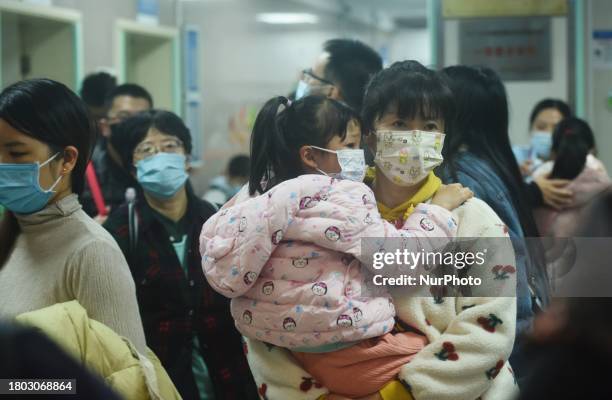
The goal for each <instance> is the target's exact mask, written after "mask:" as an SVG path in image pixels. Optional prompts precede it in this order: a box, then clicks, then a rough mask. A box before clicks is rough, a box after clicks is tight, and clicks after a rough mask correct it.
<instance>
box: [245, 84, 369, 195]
mask: <svg viewBox="0 0 612 400" xmlns="http://www.w3.org/2000/svg"><path fill="white" fill-rule="evenodd" d="M351 121H357V122H358V123H359V125H360V126H361V123H360V119H359V115H358V114H357V113H356V112H354V111H353V110H352V109H350V108H349V107H348V106H346V105H343V104H342V103H340V102H338V101H336V100H332V99H328V98H326V97H324V96H306V97H304V98H302V99H300V100H297V101H294V102H291V101H290V100H289V99H287V98H286V97H283V96H278V97H274V98H272V99H270V100H268V101H267V102H266V104H264V106H263V108H262V109H261V110H260V111H259V114H257V118H256V119H255V124H254V125H253V132H252V134H251V173H250V177H249V194H250V195H251V196H252V195H254V194H256V193H265V192H266V191H268V190H270V189H271V188H272V187H274V186H275V185H277V184H278V183H281V182H283V181H286V180H288V179H293V178H296V177H298V176H300V175H302V174H303V173H304V172H305V169H304V166H303V165H302V160H301V158H300V148H301V147H302V146H306V145H312V146H318V147H326V145H327V143H329V141H330V140H331V139H332V138H333V137H334V136H339V137H340V138H341V139H342V140H344V138H345V137H346V130H347V127H348V124H349V122H351Z"/></svg>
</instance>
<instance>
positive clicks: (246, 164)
mask: <svg viewBox="0 0 612 400" xmlns="http://www.w3.org/2000/svg"><path fill="white" fill-rule="evenodd" d="M250 163H251V159H250V158H249V156H247V155H244V154H240V155H237V156H234V157H232V158H231V159H230V161H229V163H228V164H227V171H226V172H225V175H220V176H217V177H216V178H213V180H212V181H211V182H210V187H209V188H208V191H207V192H206V193H204V196H203V197H202V198H203V199H204V200H206V201H208V202H209V203H212V204H216V205H219V206H221V205H223V204H225V203H226V202H227V201H228V200H229V199H231V198H232V197H234V195H235V194H236V193H238V191H239V190H240V189H241V188H242V186H244V184H245V183H247V182H248V181H249V173H250V172H249V171H250Z"/></svg>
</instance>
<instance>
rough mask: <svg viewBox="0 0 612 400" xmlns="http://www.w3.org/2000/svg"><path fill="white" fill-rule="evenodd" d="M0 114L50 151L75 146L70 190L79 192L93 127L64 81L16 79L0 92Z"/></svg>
mask: <svg viewBox="0 0 612 400" xmlns="http://www.w3.org/2000/svg"><path fill="white" fill-rule="evenodd" d="M0 118H2V119H3V120H5V121H6V122H7V123H8V124H9V125H11V126H12V127H13V128H15V129H16V130H18V131H19V132H21V133H23V134H25V135H28V136H30V137H33V138H34V139H36V140H39V141H41V142H43V143H45V144H47V145H48V146H49V147H50V148H51V152H52V153H56V152H60V153H61V152H62V151H63V149H64V148H65V147H67V146H74V147H76V148H77V150H78V151H79V157H78V159H77V162H76V165H75V167H74V169H73V170H72V174H71V181H72V191H73V192H74V193H76V194H81V192H82V191H83V186H84V185H85V169H86V168H87V163H88V162H89V158H90V157H91V152H92V151H93V145H94V143H95V140H96V130H95V127H94V126H93V124H92V123H91V122H90V120H89V112H88V110H87V107H86V105H85V103H83V101H82V100H81V99H80V98H79V97H78V96H77V95H76V94H75V93H74V92H73V91H72V90H70V89H69V88H68V87H66V86H65V85H64V84H62V83H59V82H56V81H53V80H50V79H31V80H25V81H21V82H17V83H15V84H13V85H11V86H9V87H7V88H6V89H4V90H3V91H2V93H0Z"/></svg>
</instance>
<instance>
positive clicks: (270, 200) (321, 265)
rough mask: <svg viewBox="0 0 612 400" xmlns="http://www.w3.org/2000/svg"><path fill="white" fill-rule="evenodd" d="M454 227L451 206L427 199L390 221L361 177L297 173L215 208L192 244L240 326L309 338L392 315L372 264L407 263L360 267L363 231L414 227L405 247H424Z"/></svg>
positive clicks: (291, 339)
mask: <svg viewBox="0 0 612 400" xmlns="http://www.w3.org/2000/svg"><path fill="white" fill-rule="evenodd" d="M456 231H457V224H456V223H455V221H454V219H453V217H452V214H451V213H450V212H449V211H447V210H445V209H443V208H441V207H438V206H435V205H426V204H421V205H419V206H418V207H417V208H416V210H415V212H414V213H413V214H412V215H411V216H410V218H408V220H407V221H406V224H405V226H404V227H403V229H402V230H397V229H396V228H395V227H394V226H392V225H391V224H389V223H388V222H386V221H384V220H383V219H382V218H381V217H380V214H379V213H378V210H377V208H376V202H375V200H374V195H373V193H372V191H371V190H370V189H369V188H368V187H367V186H366V185H364V184H362V183H356V182H352V181H347V180H335V179H331V178H329V177H325V176H323V175H303V176H301V177H298V178H296V179H292V180H289V181H286V182H283V183H281V184H279V185H277V186H276V187H274V188H273V189H271V190H270V191H268V192H267V193H265V194H264V195H261V196H258V197H254V198H251V199H249V200H247V201H244V202H242V203H239V204H236V205H232V206H230V207H228V208H224V209H222V210H221V211H219V212H218V213H217V214H215V215H214V216H213V217H211V218H210V219H209V220H208V221H207V222H206V224H205V225H204V227H203V228H202V234H201V236H200V252H201V254H202V256H203V257H202V267H203V269H204V273H205V274H206V278H207V279H208V282H209V283H210V284H211V286H212V287H213V288H214V289H215V290H217V291H218V292H219V293H221V294H223V295H225V296H227V297H230V298H232V307H231V309H232V315H233V317H234V319H235V320H236V326H237V328H238V330H239V331H240V332H241V333H242V334H243V335H245V336H247V337H250V338H254V339H259V340H262V341H264V342H268V343H272V344H275V345H278V346H282V347H287V348H293V349H296V348H305V347H308V348H312V347H319V346H324V345H327V344H332V343H339V342H352V341H357V340H362V339H366V338H370V337H375V336H380V335H382V334H385V333H387V332H389V331H390V330H391V329H392V327H393V325H394V319H393V318H394V316H395V310H394V307H393V303H392V301H391V298H390V297H389V295H388V293H387V291H386V289H385V288H383V287H378V286H375V285H373V284H372V283H371V281H372V279H371V274H372V272H375V273H376V274H382V275H385V276H393V275H398V274H405V273H410V272H409V271H406V270H403V269H402V270H400V269H399V268H394V267H389V266H385V267H384V268H383V269H380V270H372V271H368V270H367V269H366V267H365V265H364V266H362V264H361V263H360V262H359V259H361V260H362V261H364V262H367V261H368V258H369V257H368V256H367V255H365V254H361V239H362V238H394V237H417V238H422V239H421V240H418V241H414V240H413V241H406V243H408V246H413V247H414V248H412V249H410V248H409V247H408V249H409V250H413V251H421V250H423V249H424V250H425V251H428V250H433V249H439V248H442V247H444V246H445V245H446V244H448V242H449V241H450V240H451V239H450V238H452V237H454V236H455V234H456ZM417 244H418V246H417ZM370 256H371V255H370ZM355 257H357V258H355Z"/></svg>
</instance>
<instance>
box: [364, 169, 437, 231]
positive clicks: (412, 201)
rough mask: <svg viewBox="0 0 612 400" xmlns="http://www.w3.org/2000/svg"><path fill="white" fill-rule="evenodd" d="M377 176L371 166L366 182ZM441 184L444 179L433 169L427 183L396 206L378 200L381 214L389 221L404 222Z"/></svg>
mask: <svg viewBox="0 0 612 400" xmlns="http://www.w3.org/2000/svg"><path fill="white" fill-rule="evenodd" d="M375 177H376V168H375V167H369V168H368V169H367V171H366V177H365V179H364V182H365V183H366V184H368V185H370V184H372V183H373V182H374V178H375ZM440 185H442V181H441V180H440V178H438V177H437V176H436V175H435V174H434V173H433V171H432V172H430V173H429V175H427V178H426V180H425V183H424V184H423V186H421V188H420V189H419V190H418V191H417V192H416V193H415V194H414V196H412V197H411V198H409V199H408V200H406V201H405V202H403V203H402V204H400V205H398V206H396V207H394V208H389V207H387V206H386V205H384V204H382V203H381V202H376V204H377V205H378V211H379V212H380V215H381V216H382V217H383V218H384V219H386V220H387V221H389V222H397V221H400V222H402V223H403V221H405V220H406V219H407V218H408V217H409V216H410V214H412V212H413V211H414V207H415V206H417V205H418V204H419V203H424V202H425V201H427V200H429V199H431V198H432V197H433V195H434V194H435V193H436V192H437V191H438V189H439V188H440Z"/></svg>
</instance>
